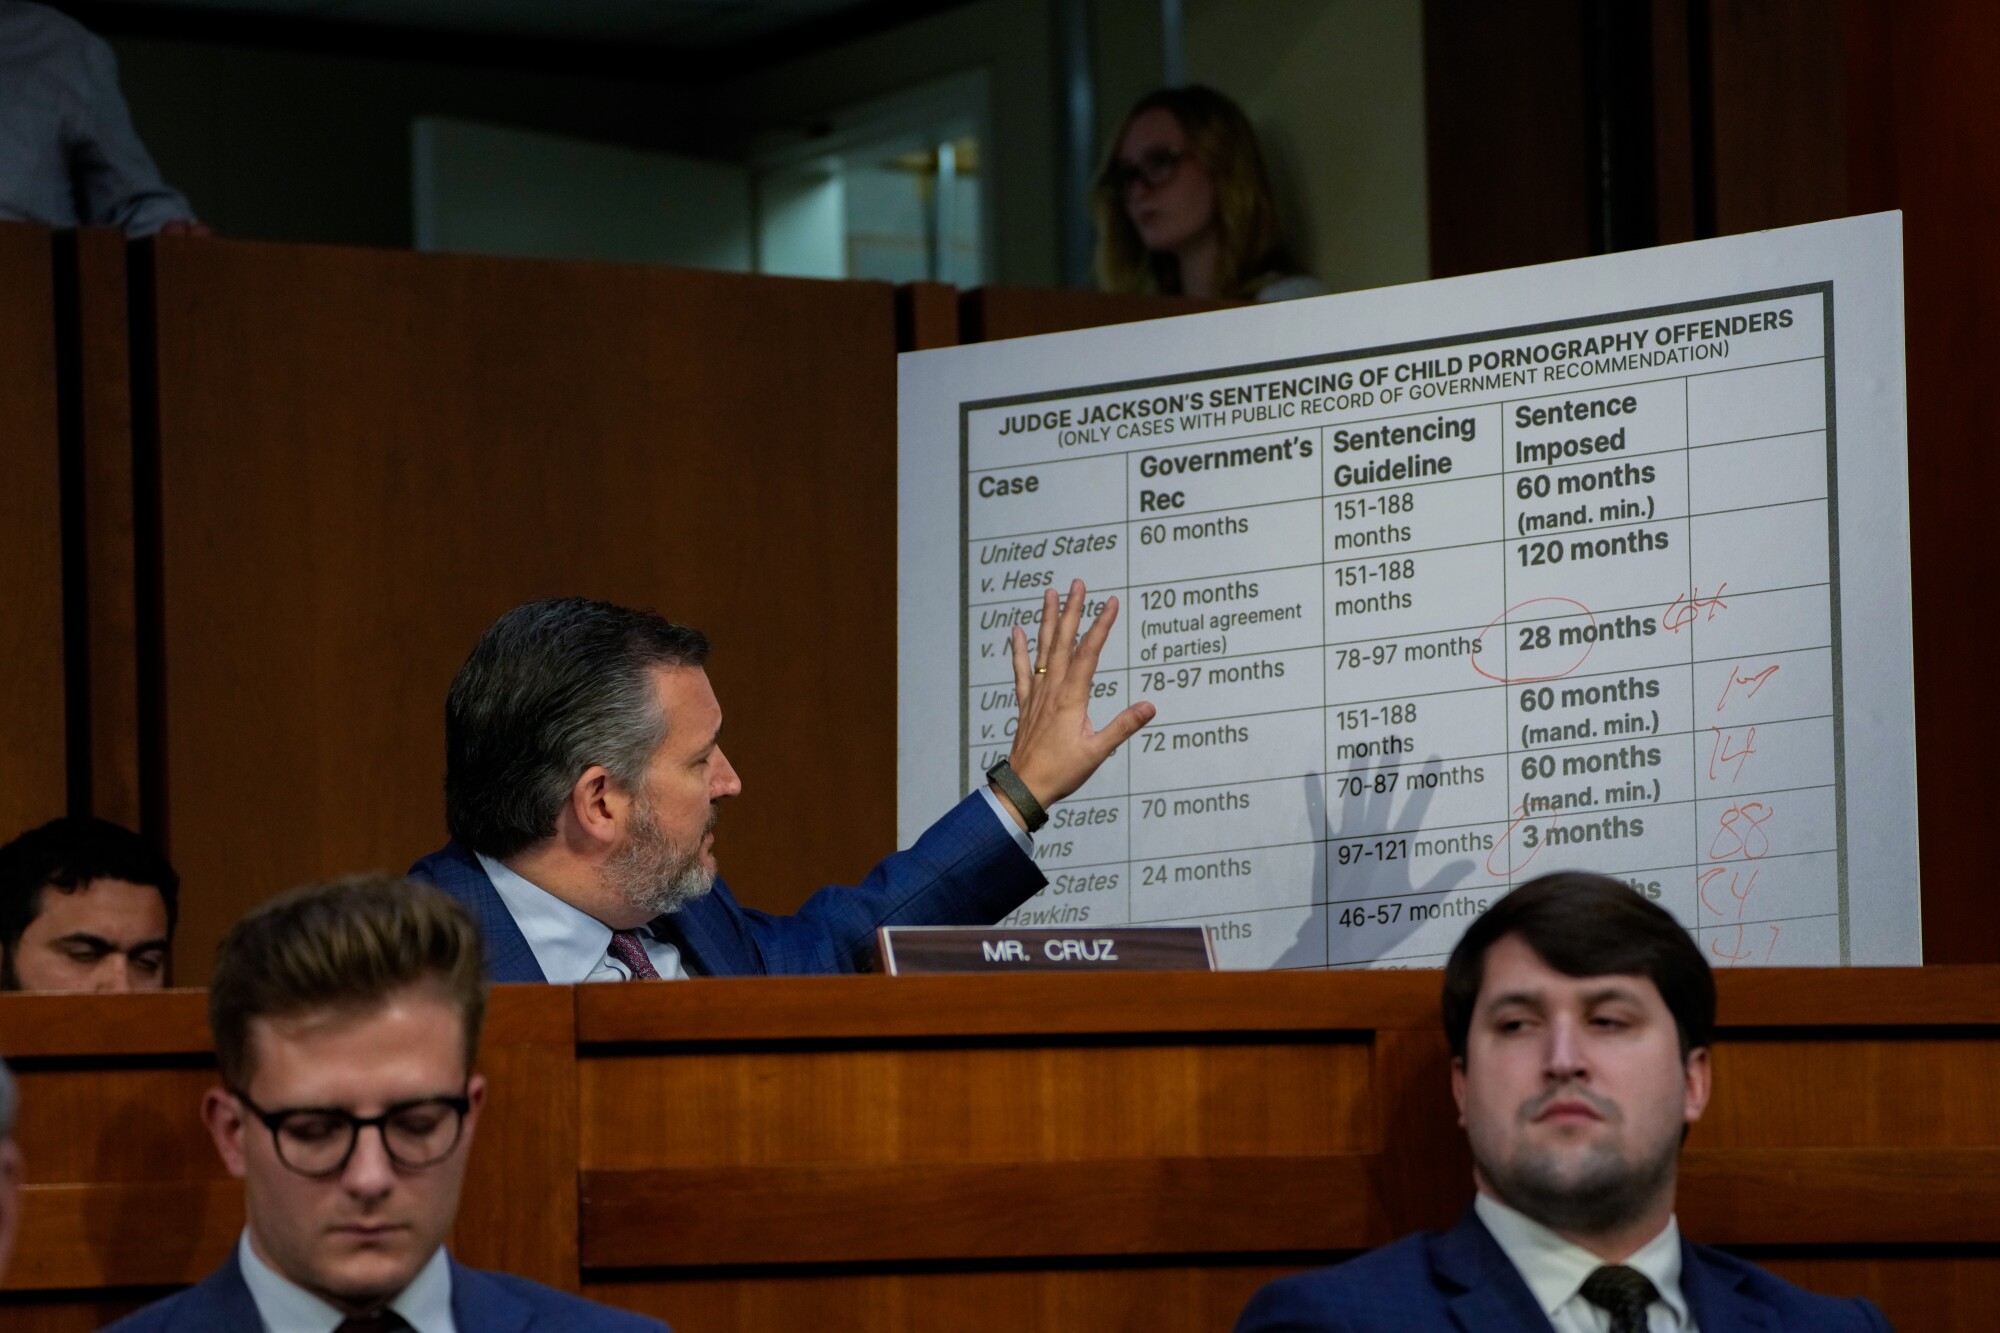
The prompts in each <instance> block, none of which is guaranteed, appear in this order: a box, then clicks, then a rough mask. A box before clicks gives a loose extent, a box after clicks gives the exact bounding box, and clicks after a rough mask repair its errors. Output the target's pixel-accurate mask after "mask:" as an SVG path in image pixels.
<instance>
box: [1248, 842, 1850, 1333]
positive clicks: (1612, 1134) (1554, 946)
mask: <svg viewBox="0 0 2000 1333" xmlns="http://www.w3.org/2000/svg"><path fill="white" fill-rule="evenodd" d="M1444 1026H1445V1035H1446V1037H1447V1038H1448V1039H1449V1040H1450V1042H1451V1049H1452V1056H1453V1059H1452V1076H1451V1086H1452V1094H1453V1096H1454V1097H1456V1098H1457V1100H1458V1109H1459V1123H1460V1124H1462V1125H1463V1126H1464V1127H1465V1132H1466V1137H1467V1139H1468V1140H1469V1141H1470V1144H1471V1147H1472V1160H1473V1182H1474V1184H1475V1185H1476V1186H1477V1189H1478V1194H1477V1196H1476V1198H1475V1199H1474V1201H1473V1204H1472V1207H1471V1208H1470V1209H1468V1210H1467V1211H1466V1214H1465V1216H1464V1218H1463V1219H1461V1220H1460V1222H1459V1223H1458V1225H1457V1226H1456V1227H1454V1228H1452V1229H1451V1230H1450V1231H1446V1232H1443V1233H1441V1234H1438V1235H1430V1236H1411V1237H1408V1238H1406V1239H1404V1240H1401V1241H1398V1242H1397V1243H1395V1244H1394V1245H1390V1246H1388V1247H1387V1248H1385V1249H1381V1250H1377V1251H1375V1252H1374V1253H1372V1254H1368V1255H1364V1256H1362V1257H1361V1258H1359V1259H1356V1260H1354V1261H1352V1262H1350V1263H1346V1264H1342V1265H1340V1266H1339V1267H1336V1268H1327V1269H1321V1270H1319V1271H1317V1272H1312V1273H1305V1274H1301V1275H1299V1276H1297V1277H1289V1278H1283V1279H1280V1280H1279V1281H1277V1282H1273V1283H1271V1284H1270V1285H1269V1286H1267V1287H1265V1288H1264V1289H1263V1290H1262V1291H1259V1292H1258V1293H1257V1294H1256V1295H1255V1296H1254V1297H1252V1298H1251V1300H1250V1304H1249V1305H1248V1306H1247V1307H1246V1308H1245V1309H1244V1311H1243V1315H1242V1318H1241V1319H1240V1320H1238V1322H1237V1325H1236V1328H1237V1333H1315V1331H1326V1333H1428V1331H1431V1330H1435V1331H1436V1333H1446V1331H1447V1330H1449V1331H1450V1333H1512V1331H1515V1330H1521V1331H1524V1333H1527V1331H1531V1333H1551V1330H1553V1331H1554V1333H1750V1331H1751V1330H1757V1331H1758V1333H1787V1331H1791V1333H1881V1331H1885V1330H1887V1329H1888V1327H1889V1325H1888V1322H1887V1321H1886V1320H1885V1319H1884V1318H1883V1317H1882V1312H1881V1311H1880V1310H1877V1309H1876V1308H1875V1307H1874V1306H1873V1305H1871V1304H1870V1303H1869V1302H1867V1301H1865V1300H1859V1299H1857V1300H1836V1299H1834V1298H1832V1297H1827V1296H1817V1295H1814V1294H1813V1293H1811V1292H1808V1291H1803V1290H1801V1289H1800V1288H1798V1287H1795V1286H1793V1285H1791V1284H1790V1283H1788V1282H1785V1281H1783V1280H1781V1279H1779V1278H1777V1277H1774V1276H1772V1275H1771V1274H1769V1273H1766V1272H1764V1271H1763V1270H1762V1269H1760V1268H1757V1267H1755V1266H1753V1265H1751V1264H1747V1263H1744V1262H1743V1261H1742V1260H1740V1259H1735V1258H1732V1257H1730V1256H1729V1255H1726V1254H1723V1253H1721V1252H1720V1251H1717V1250H1711V1249H1707V1248H1705V1247H1703V1246H1700V1245H1692V1244H1689V1243H1688V1242H1687V1241H1685V1240H1683V1239H1682V1238H1681V1235H1680V1231H1679V1228H1678V1227H1677V1225H1676V1223H1675V1220H1674V1181H1675V1173H1676V1168H1677V1166H1678V1164H1679V1159H1680V1145H1681V1140H1682V1139H1683V1138H1684V1137H1685V1136H1686V1133H1687V1130H1688V1128H1689V1126H1691V1125H1693V1124H1694V1122H1695V1121H1697V1120H1699V1119H1700V1118H1701V1113H1702V1110H1703V1108H1704V1107H1706V1106H1707V1104H1708V1094H1709V1058H1708V1047H1709V1043H1710V1041H1711V1040H1712V1038H1713V1035H1714V1030H1715V978H1714V977H1713V975H1712V974H1711V973H1710V972H1709V969H1708V963H1707V961H1706V960H1704V959H1703V958H1702V956H1701V950H1700V949H1698V948H1697V947H1696V946H1695V944H1694V941H1693V940H1692V939H1690V938H1689V937H1688V933H1687V931H1685V930H1683V929H1682V928H1681V926H1680V924H1679V923H1678V922H1676V921H1675V920H1674V918H1673V917H1672V916H1671V915H1669V914H1668V913H1667V912H1666V911H1664V910H1663V909H1662V908H1660V907H1658V906H1656V905H1655V904H1653V903H1651V902H1649V901H1647V900H1646V899H1644V898H1642V897H1640V896H1639V895H1638V894H1637V893H1635V892H1633V891H1632V890H1631V889H1630V888H1629V887H1627V886H1626V885H1624V884H1621V883H1620V882H1618V881H1617V880H1614V879H1607V878H1605V877H1604V876H1602V875H1588V874H1580V873H1567V874H1556V875H1545V876H1543V877H1542V878H1541V879H1538V880H1535V881H1533V882H1532V883H1528V884H1524V885H1522V886H1521V887H1520V888H1518V889H1515V890H1514V891H1513V892H1512V893H1510V894H1508V895H1507V896H1506V897H1504V898H1502V899H1501V900H1500V901H1499V902H1497V903H1495V904H1494V905H1493V906H1492V907H1490V908H1488V909H1487V911H1486V912H1485V913H1484V914H1483V915H1482V916H1480V917H1479V918H1478V920H1476V921H1474V922H1473V924H1472V926H1471V928H1470V929H1469V930H1467V931H1466V933H1465V935H1464V937H1463V938H1462V939H1461V940H1460V941H1459V943H1458V947H1457V948H1455V949H1454V950H1453V951H1452V955H1451V959H1450V961H1449V962H1448V963H1447V964H1446V965H1445V974H1444Z"/></svg>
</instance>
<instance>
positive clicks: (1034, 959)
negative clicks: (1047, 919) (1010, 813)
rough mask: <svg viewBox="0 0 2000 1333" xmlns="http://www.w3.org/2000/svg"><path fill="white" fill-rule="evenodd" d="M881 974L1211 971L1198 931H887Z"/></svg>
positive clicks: (883, 931)
mask: <svg viewBox="0 0 2000 1333" xmlns="http://www.w3.org/2000/svg"><path fill="white" fill-rule="evenodd" d="M875 947H876V950H877V953H878V956H879V958H880V961H881V970H882V971H883V972H886V973H887V974H888V975H890V976H892V977H896V976H904V977H908V976H926V975H936V974H938V973H945V972H1213V971H1214V970H1215V950H1214V949H1213V948H1211V947H1210V946H1209V942H1208V932H1207V931H1206V930H1203V929H1202V928H1201V927H1200V926H1106V927H1102V928H1099V929H1096V930H1093V929H1091V928H1089V927H1087V926H1069V927H1064V928H1062V929H1059V930H1046V929H1044V930H1008V929H1007V928H1006V927H1004V926H984V927H968V926H883V927H881V928H880V929H879V930H877V931H876V932H875Z"/></svg>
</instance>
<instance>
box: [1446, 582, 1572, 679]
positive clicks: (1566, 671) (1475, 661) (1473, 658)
mask: <svg viewBox="0 0 2000 1333" xmlns="http://www.w3.org/2000/svg"><path fill="white" fill-rule="evenodd" d="M1538 602H1562V603H1565V604H1566V605H1569V606H1573V607H1575V608H1576V609H1577V610H1579V611H1581V612H1583V615H1584V618H1585V619H1586V620H1588V621H1589V622H1590V624H1591V628H1593V629H1595V628H1596V627H1597V617H1596V616H1595V615H1594V614H1592V612H1591V609H1590V608H1589V607H1587V606H1585V605H1584V604H1583V603H1582V602H1579V601H1577V600H1576V598H1574V597H1530V598H1529V599H1528V600H1527V601H1525V602H1516V603H1514V605H1512V606H1510V607H1508V608H1507V609H1506V610H1505V611H1502V612H1501V613H1500V614H1499V615H1497V616H1495V617H1494V618H1493V621H1492V624H1489V625H1487V627H1486V628H1485V629H1483V630H1481V631H1480V632H1479V641H1480V642H1481V643H1484V642H1485V641H1486V636H1487V635H1488V634H1491V633H1492V632H1493V626H1494V625H1498V624H1499V623H1500V622H1501V621H1503V620H1505V619H1506V618H1507V617H1508V616H1511V615H1513V614H1514V613H1515V612H1516V611H1519V610H1520V609H1521V608H1522V607H1524V606H1534V605H1535V604H1536V603H1538ZM1596 647H1597V644H1596V642H1595V640H1593V641H1592V642H1590V643H1586V644H1585V645H1583V656H1582V657H1579V658H1577V659H1576V661H1574V662H1572V663H1570V664H1569V665H1568V666H1566V667H1564V668H1563V669H1562V670H1561V671H1555V672H1551V673H1550V674H1548V675H1546V676H1496V675H1494V674H1493V673H1492V672H1491V671H1488V670H1487V669H1486V668H1485V667H1483V666H1481V665H1479V654H1478V653H1473V654H1471V655H1470V656H1469V657H1468V658H1467V659H1466V660H1468V661H1469V662H1471V663H1472V669H1473V670H1474V671H1477V672H1478V673H1479V674H1480V675H1482V676H1484V677H1486V679H1488V680H1497V681H1499V682H1500V683H1501V684H1502V685H1531V684H1533V683H1534V682H1536V681H1538V680H1561V679H1562V678H1563V677H1564V676H1568V675H1573V674H1574V673H1575V672H1576V671H1577V669H1578V668H1579V667H1581V666H1582V665H1583V664H1584V663H1585V662H1586V661H1588V660H1590V654H1591V652H1592V650H1594V649H1595V648H1596Z"/></svg>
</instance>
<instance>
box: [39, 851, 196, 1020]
mask: <svg viewBox="0 0 2000 1333" xmlns="http://www.w3.org/2000/svg"><path fill="white" fill-rule="evenodd" d="M180 886H181V881H180V876H179V875H176V874H175V873H174V868H173V867H172V866H170V865H168V864H167V859H166V858H165V857H164V856H161V855H160V854H159V852H158V851H156V850H154V848H153V846H152V844H150V843H148V842H147V841H146V840H145V839H144V838H141V837H140V836H139V835H138V834H136V833H133V832H132V831H130V830H129V829H123V828H120V827H119V826H118V825H116V824H113V823H110V822H109V821H107V820H102V819H82V818H71V819H57V820H52V821H50V822H49V823H47V824H44V825H42V826H41V827H40V828H38V829H31V830H30V831H28V832H26V833H23V834H22V835H21V836H20V837H18V838H16V839H14V841H12V842H10V843H8V844H7V845H6V846H5V847H0V988H4V989H7V990H39V991H99V992H115V991H138V990H159V989H160V988H161V987H163V986H165V985H166V984H167V951H168V948H169V946H171V945H172V943H173V937H174V920H175V917H176V915H177V912H178V907H179V896H180Z"/></svg>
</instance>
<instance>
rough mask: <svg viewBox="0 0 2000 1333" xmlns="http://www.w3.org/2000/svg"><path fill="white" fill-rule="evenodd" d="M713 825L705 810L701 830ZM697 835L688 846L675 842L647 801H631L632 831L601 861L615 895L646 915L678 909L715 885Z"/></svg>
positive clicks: (713, 817)
mask: <svg viewBox="0 0 2000 1333" xmlns="http://www.w3.org/2000/svg"><path fill="white" fill-rule="evenodd" d="M714 827H715V813H714V811H713V810H711V811H710V812H709V816H708V822H707V823H706V824H705V825H703V826H702V833H703V834H704V835H705V834H706V833H707V831H708V830H709V829H711V828H714ZM701 843H702V839H701V838H700V837H697V838H696V839H695V843H694V846H693V848H691V849H683V848H678V847H675V846H674V845H673V844H672V843H671V842H669V841H668V840H667V836H666V834H665V833H663V832H661V830H660V822H659V820H658V819H656V818H655V817H654V815H653V806H652V803H651V802H650V801H646V800H643V799H642V800H640V801H636V802H634V803H633V806H632V831H631V836H630V837H628V838H627V839H626V841H625V845H624V846H623V847H621V848H619V849H618V851H617V853H616V854H615V855H614V856H612V857H611V859H610V860H609V861H607V862H605V865H604V877H605V878H606V879H607V880H609V881H610V883H611V887H612V889H613V890H614V891H616V892H617V894H618V896H619V897H621V898H623V899H624V900H625V901H626V902H628V903H630V904H632V906H633V907H635V908H637V909H638V910H640V911H642V912H644V913H645V914H646V919H647V920H649V921H650V920H652V919H653V918H654V917H657V916H665V915H666V914H667V913H669V912H678V911H679V910H680V909H681V908H683V907H686V906H687V905H688V904H689V903H691V902H693V901H694V900H695V899H697V898H699V897H701V896H702V895H703V894H705V893H707V892H708V891H709V890H710V889H712V888H714V887H715V872H714V871H712V870H710V869H709V868H708V867H707V866H705V865H703V864H702V863H701Z"/></svg>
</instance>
